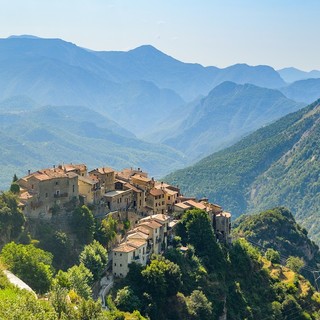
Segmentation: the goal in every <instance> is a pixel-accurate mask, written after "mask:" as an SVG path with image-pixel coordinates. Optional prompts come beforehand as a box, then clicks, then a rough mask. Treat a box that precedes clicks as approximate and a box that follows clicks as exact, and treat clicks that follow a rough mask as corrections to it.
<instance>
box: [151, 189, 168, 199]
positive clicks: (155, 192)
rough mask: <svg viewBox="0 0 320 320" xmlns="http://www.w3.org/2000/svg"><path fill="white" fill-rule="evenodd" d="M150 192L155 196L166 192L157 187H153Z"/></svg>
mask: <svg viewBox="0 0 320 320" xmlns="http://www.w3.org/2000/svg"><path fill="white" fill-rule="evenodd" d="M149 192H150V194H151V195H152V196H154V197H156V196H161V195H163V194H164V191H163V190H160V189H155V188H152V189H151V190H150V191H149Z"/></svg>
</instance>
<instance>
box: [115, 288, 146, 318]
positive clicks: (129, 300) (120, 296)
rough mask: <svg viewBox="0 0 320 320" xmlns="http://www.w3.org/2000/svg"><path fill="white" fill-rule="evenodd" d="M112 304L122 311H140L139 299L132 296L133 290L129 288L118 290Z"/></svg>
mask: <svg viewBox="0 0 320 320" xmlns="http://www.w3.org/2000/svg"><path fill="white" fill-rule="evenodd" d="M114 302H115V304H116V306H117V308H119V309H120V310H122V311H129V312H133V311H134V310H140V308H141V301H140V299H139V298H138V297H137V296H136V295H135V294H134V292H133V290H132V289H131V288H130V287H129V286H126V287H124V288H122V289H120V290H118V292H117V296H116V299H115V300H114Z"/></svg>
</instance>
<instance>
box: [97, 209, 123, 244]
mask: <svg viewBox="0 0 320 320" xmlns="http://www.w3.org/2000/svg"><path fill="white" fill-rule="evenodd" d="M117 225H118V222H117V220H115V219H113V218H112V216H111V215H109V216H108V217H107V218H105V219H103V220H102V221H101V225H100V227H99V228H98V230H97V234H96V236H95V238H96V240H98V241H99V242H100V243H101V244H102V245H105V246H109V244H110V243H112V241H113V240H114V239H115V237H116V235H117Z"/></svg>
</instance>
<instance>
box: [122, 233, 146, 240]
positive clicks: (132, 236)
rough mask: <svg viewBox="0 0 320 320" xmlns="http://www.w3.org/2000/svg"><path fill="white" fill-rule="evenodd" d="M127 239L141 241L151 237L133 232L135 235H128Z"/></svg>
mask: <svg viewBox="0 0 320 320" xmlns="http://www.w3.org/2000/svg"><path fill="white" fill-rule="evenodd" d="M127 238H128V239H132V238H139V239H144V240H147V239H148V238H149V236H148V235H147V234H145V233H143V232H133V233H128V235H127Z"/></svg>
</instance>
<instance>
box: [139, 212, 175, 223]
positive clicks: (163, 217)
mask: <svg viewBox="0 0 320 320" xmlns="http://www.w3.org/2000/svg"><path fill="white" fill-rule="evenodd" d="M168 220H169V216H167V215H165V214H162V213H159V214H153V215H152V216H149V217H145V218H142V219H140V221H141V222H147V221H157V222H159V223H161V224H162V223H164V222H166V221H168Z"/></svg>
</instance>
